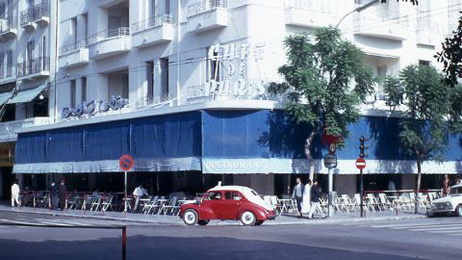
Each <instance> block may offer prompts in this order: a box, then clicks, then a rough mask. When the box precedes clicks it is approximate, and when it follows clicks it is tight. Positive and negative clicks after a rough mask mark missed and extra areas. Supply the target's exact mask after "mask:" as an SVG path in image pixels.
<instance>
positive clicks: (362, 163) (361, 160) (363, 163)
mask: <svg viewBox="0 0 462 260" xmlns="http://www.w3.org/2000/svg"><path fill="white" fill-rule="evenodd" d="M355 164H356V168H358V169H360V170H362V169H364V168H366V160H364V158H358V159H356V163H355Z"/></svg>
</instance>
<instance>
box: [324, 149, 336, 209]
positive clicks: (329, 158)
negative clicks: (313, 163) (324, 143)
mask: <svg viewBox="0 0 462 260" xmlns="http://www.w3.org/2000/svg"><path fill="white" fill-rule="evenodd" d="M331 147H332V146H329V152H332V148H331ZM333 147H335V145H334V146H333ZM334 152H335V149H334ZM324 167H326V168H327V169H328V173H329V198H328V206H329V207H328V211H327V216H329V217H331V216H332V213H333V212H334V206H333V205H332V199H333V189H334V175H333V169H334V168H335V167H337V155H335V154H334V153H329V154H326V155H325V156H324Z"/></svg>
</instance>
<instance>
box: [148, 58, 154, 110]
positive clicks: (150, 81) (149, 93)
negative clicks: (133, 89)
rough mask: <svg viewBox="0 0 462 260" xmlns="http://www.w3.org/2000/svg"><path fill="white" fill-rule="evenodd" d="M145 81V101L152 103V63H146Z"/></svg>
mask: <svg viewBox="0 0 462 260" xmlns="http://www.w3.org/2000/svg"><path fill="white" fill-rule="evenodd" d="M146 81H147V91H146V99H147V100H148V101H152V100H153V99H154V62H152V61H149V62H146Z"/></svg>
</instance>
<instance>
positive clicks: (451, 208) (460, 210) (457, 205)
mask: <svg viewBox="0 0 462 260" xmlns="http://www.w3.org/2000/svg"><path fill="white" fill-rule="evenodd" d="M449 214H451V215H452V214H455V215H456V216H459V217H462V184H457V185H454V186H452V187H451V191H450V192H449V195H448V196H446V197H443V198H439V199H436V200H434V201H433V202H432V205H431V207H430V209H429V211H428V216H430V217H432V216H435V215H449Z"/></svg>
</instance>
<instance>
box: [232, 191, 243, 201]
mask: <svg viewBox="0 0 462 260" xmlns="http://www.w3.org/2000/svg"><path fill="white" fill-rule="evenodd" d="M241 199H242V195H241V194H240V193H239V192H233V200H241Z"/></svg>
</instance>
